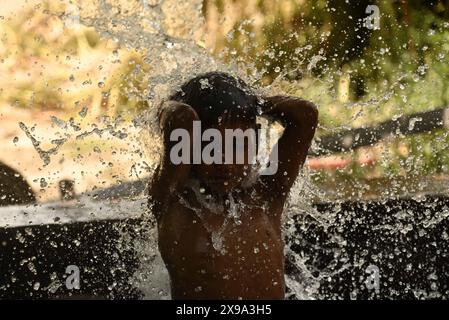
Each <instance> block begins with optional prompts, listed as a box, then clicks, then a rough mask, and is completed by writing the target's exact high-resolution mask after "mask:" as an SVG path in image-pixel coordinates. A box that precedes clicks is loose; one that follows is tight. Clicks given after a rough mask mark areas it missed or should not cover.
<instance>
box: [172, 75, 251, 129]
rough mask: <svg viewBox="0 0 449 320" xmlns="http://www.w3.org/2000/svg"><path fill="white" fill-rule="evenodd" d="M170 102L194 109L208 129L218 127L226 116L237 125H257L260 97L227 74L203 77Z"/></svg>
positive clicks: (181, 89) (182, 88) (191, 82)
mask: <svg viewBox="0 0 449 320" xmlns="http://www.w3.org/2000/svg"><path fill="white" fill-rule="evenodd" d="M169 99H170V100H175V101H179V102H182V103H186V104H188V105H190V106H191V107H192V108H193V109H194V110H195V111H196V113H197V114H198V116H199V118H200V120H201V122H203V123H204V124H205V125H206V126H210V125H215V124H217V123H218V122H219V118H220V117H221V116H223V115H224V114H225V113H227V115H228V116H229V117H230V119H232V120H234V121H238V120H239V119H245V120H249V121H254V122H255V121H256V116H257V102H258V100H257V97H256V95H255V94H254V93H253V92H252V90H251V89H250V88H249V86H248V85H247V84H246V83H245V82H244V81H243V80H242V79H240V78H238V77H233V76H231V75H229V74H227V73H224V72H208V73H205V74H201V75H199V76H197V77H195V78H193V79H191V80H189V81H188V82H186V83H185V84H183V85H182V86H181V88H180V90H179V91H178V92H176V93H175V94H173V95H172V96H171V97H170V98H169Z"/></svg>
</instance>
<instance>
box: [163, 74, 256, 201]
mask: <svg viewBox="0 0 449 320" xmlns="http://www.w3.org/2000/svg"><path fill="white" fill-rule="evenodd" d="M170 100H175V101H179V102H182V103H185V104H188V105H190V106H191V107H192V108H193V109H194V110H195V111H196V113H197V114H198V116H199V119H200V121H201V129H202V131H203V132H204V130H206V129H210V128H214V129H217V130H218V131H219V132H220V133H221V137H222V138H223V140H222V146H223V153H222V158H223V164H215V163H213V164H204V163H201V164H198V165H193V173H194V174H195V175H196V176H197V177H198V178H199V179H200V180H201V181H203V182H205V183H206V184H207V185H208V186H209V187H210V188H212V189H214V190H215V191H218V192H226V191H229V190H232V189H233V188H235V187H237V186H239V185H240V184H241V183H242V182H243V181H244V180H245V178H246V177H247V176H248V175H249V174H250V173H251V172H250V171H251V163H252V161H253V159H249V155H248V139H244V142H245V145H244V148H243V152H244V163H243V164H237V163H236V161H235V159H237V156H238V154H236V153H238V152H239V150H240V149H239V148H237V147H236V141H234V143H233V144H234V147H233V152H234V161H233V163H232V164H224V159H225V144H226V142H225V136H226V135H225V129H232V130H235V129H242V130H243V131H245V130H247V129H252V130H254V132H255V133H256V134H257V123H256V117H257V101H258V100H257V97H256V96H255V95H254V94H253V93H252V91H251V89H250V88H249V87H248V86H247V85H246V84H245V83H244V82H243V81H242V80H241V79H239V78H234V77H232V76H230V75H228V74H226V73H221V72H210V73H206V74H202V75H200V76H197V77H195V78H193V79H192V80H190V81H188V82H187V83H185V84H184V85H183V86H182V87H181V89H180V91H179V92H177V93H176V94H174V95H173V96H172V97H170ZM256 141H257V137H256ZM205 144H207V142H206V143H205ZM203 147H204V144H203ZM240 152H241V150H240Z"/></svg>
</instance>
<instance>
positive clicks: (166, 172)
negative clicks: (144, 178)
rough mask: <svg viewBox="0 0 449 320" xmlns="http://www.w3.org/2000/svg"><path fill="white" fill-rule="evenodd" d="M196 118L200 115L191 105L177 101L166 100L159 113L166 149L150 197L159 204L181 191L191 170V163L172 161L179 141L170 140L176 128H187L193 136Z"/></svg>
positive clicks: (151, 185)
mask: <svg viewBox="0 0 449 320" xmlns="http://www.w3.org/2000/svg"><path fill="white" fill-rule="evenodd" d="M195 120H199V118H198V115H197V113H196V112H195V110H193V108H192V107H190V106H189V105H187V104H184V103H180V102H177V101H166V102H164V104H163V106H162V111H161V113H160V115H159V125H160V127H161V129H162V137H163V148H164V150H163V154H162V159H161V163H160V165H159V167H158V168H157V169H156V172H155V175H154V177H153V180H152V182H151V183H150V191H149V192H150V198H151V199H152V201H153V203H155V204H156V205H158V206H161V205H164V203H165V202H166V201H167V200H168V197H167V196H168V195H169V194H172V193H174V192H178V191H179V188H180V187H182V186H183V184H184V182H185V181H186V179H187V178H188V177H189V173H190V170H191V166H190V164H184V163H180V164H174V163H173V162H172V161H171V159H170V150H171V149H172V147H173V146H174V145H175V144H176V143H177V141H170V135H171V133H172V132H173V130H175V129H185V130H187V131H188V132H189V137H191V136H192V130H193V121H195Z"/></svg>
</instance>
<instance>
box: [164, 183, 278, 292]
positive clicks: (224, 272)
mask: <svg viewBox="0 0 449 320" xmlns="http://www.w3.org/2000/svg"><path fill="white" fill-rule="evenodd" d="M266 200H268V199H265V200H264V199H261V198H259V197H257V192H256V190H254V189H252V190H251V189H250V190H249V191H246V192H240V193H239V194H235V193H234V194H233V196H232V199H231V200H229V199H222V201H212V200H211V201H207V199H206V200H205V198H202V197H201V195H198V192H196V194H195V192H193V191H192V189H186V190H185V191H184V192H182V193H181V195H177V194H174V195H171V196H170V200H169V201H168V202H167V203H168V205H167V206H166V207H165V210H164V211H165V212H164V213H163V215H162V216H161V219H160V221H159V224H158V229H159V230H158V231H159V250H160V252H161V254H162V257H163V259H164V261H165V262H166V265H167V268H168V270H169V273H170V278H171V281H172V295H173V298H175V299H204V298H208V299H213V298H216V299H238V298H241V299H282V298H283V297H284V291H285V285H284V278H283V277H284V276H283V275H284V255H283V240H282V235H281V228H280V218H279V217H280V213H281V212H282V205H280V206H279V205H278V206H277V205H276V202H273V201H271V202H270V201H266ZM233 201H234V202H233ZM220 202H221V203H220Z"/></svg>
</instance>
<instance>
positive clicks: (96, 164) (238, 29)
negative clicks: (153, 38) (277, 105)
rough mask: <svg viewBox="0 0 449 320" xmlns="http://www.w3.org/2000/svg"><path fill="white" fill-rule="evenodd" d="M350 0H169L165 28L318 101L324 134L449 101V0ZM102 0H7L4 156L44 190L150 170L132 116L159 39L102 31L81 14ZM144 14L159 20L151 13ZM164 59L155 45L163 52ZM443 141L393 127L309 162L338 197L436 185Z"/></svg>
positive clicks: (1, 29)
mask: <svg viewBox="0 0 449 320" xmlns="http://www.w3.org/2000/svg"><path fill="white" fill-rule="evenodd" d="M109 2H110V3H113V4H114V5H116V8H118V9H117V10H119V13H120V14H124V13H126V12H127V10H129V12H132V14H136V15H137V14H139V11H132V10H135V8H136V6H142V7H143V8H144V9H148V10H149V12H150V13H151V12H152V11H151V9H152V8H153V7H157V6H158V5H159V3H162V2H161V1H157V0H154V1H127V2H123V1H109ZM348 3H349V1H337V0H331V1H307V0H278V1H275V0H233V1H232V0H229V1H218V0H205V1H187V2H183V3H182V4H179V3H176V2H175V1H165V2H164V3H163V4H162V6H161V8H162V9H161V10H162V11H163V12H164V14H165V15H164V17H165V19H164V20H163V21H162V20H161V21H162V26H161V25H159V27H162V28H164V32H165V33H166V34H168V35H170V36H172V37H174V38H176V39H187V40H189V41H194V43H195V44H196V45H197V46H199V47H202V48H205V50H206V51H207V52H210V53H211V54H212V55H213V56H214V57H215V58H216V59H218V60H219V61H222V62H223V63H225V64H226V65H232V66H234V67H235V68H236V69H237V70H239V72H240V74H243V75H245V76H247V78H246V79H247V80H248V79H249V80H250V82H251V83H252V84H253V85H254V86H258V87H269V88H270V90H271V91H274V92H277V93H280V92H282V93H286V94H290V95H295V96H300V97H303V98H307V99H310V100H312V101H313V102H315V103H316V104H317V105H318V106H319V111H320V119H319V120H320V126H319V129H318V134H317V136H318V137H319V136H323V135H328V134H332V133H337V132H339V131H341V130H345V129H348V128H357V127H361V126H366V125H375V124H376V123H378V122H381V121H385V120H389V119H394V118H395V117H396V118H397V117H400V116H402V115H407V114H414V113H417V112H423V111H429V110H433V109H436V108H439V107H444V106H446V105H447V102H448V99H449V81H448V71H449V70H448V69H449V66H448V65H449V64H448V50H449V41H448V40H449V19H448V18H449V17H448V16H449V10H448V4H447V3H446V2H445V1H438V0H436V1H424V0H421V1H420V0H410V1H357V3H356V4H354V3H352V2H351V4H348ZM372 4H375V5H376V6H377V7H378V9H379V13H380V19H379V26H378V28H375V29H372V28H371V29H370V28H367V27H366V26H365V25H364V20H363V19H365V18H366V17H368V16H369V15H370V14H371V13H370V12H368V13H367V12H366V8H367V6H368V5H372ZM96 5H97V1H81V2H80V1H59V0H49V1H9V0H2V1H1V5H0V15H1V17H0V35H1V38H0V74H1V78H0V118H1V125H0V139H1V145H2V152H1V154H0V161H2V162H4V163H5V164H7V165H9V166H11V167H13V168H14V169H16V170H18V171H19V172H21V173H22V174H23V175H24V177H25V178H26V179H27V181H28V182H29V183H30V184H31V186H32V188H33V190H34V191H35V192H36V193H37V194H38V198H39V201H46V200H50V199H55V198H57V197H58V192H57V183H58V181H59V180H61V179H65V178H68V179H73V180H75V182H76V184H75V186H76V192H77V193H81V192H84V191H86V190H92V189H94V188H99V187H106V186H110V185H113V184H117V183H120V182H122V181H128V180H135V179H138V178H141V177H145V176H146V175H147V170H146V161H147V159H146V158H145V156H144V155H143V152H142V147H141V144H140V143H141V142H142V141H139V139H140V135H139V134H140V133H139V130H140V129H139V128H138V127H136V126H134V125H133V119H135V118H136V115H138V114H139V113H141V112H142V111H145V110H146V109H148V108H149V106H148V104H150V105H151V102H148V101H151V92H149V91H148V90H147V88H148V86H149V84H150V82H151V79H150V78H149V77H151V75H152V72H153V65H152V63H154V62H150V63H148V60H146V59H145V55H146V51H147V50H151V48H142V47H140V48H137V47H136V46H134V47H133V46H128V45H126V43H123V41H120V40H118V39H115V38H114V33H111V34H112V36H110V37H108V36H105V35H104V34H101V35H100V34H99V32H98V30H97V28H96V26H95V24H91V25H90V26H87V24H86V23H85V21H84V20H83V17H84V15H85V14H88V12H89V11H91V12H92V11H93V12H95V10H97V9H96V7H95V6H96ZM77 10H79V11H77ZM86 12H87V13H86ZM184 12H189V14H187V13H186V14H184V15H183V13H184ZM191 12H193V13H194V14H192V13H191ZM79 15H81V19H79ZM131 16H132V15H131ZM148 19H150V20H148V21H147V22H148V26H149V27H150V28H153V29H154V28H155V29H157V28H158V25H157V24H152V22H154V21H151V14H150V15H149V18H148ZM110 22H111V24H114V21H112V20H111V21H110ZM159 22H160V21H159ZM159 22H158V23H159ZM155 26H156V27H155ZM103 30H104V29H103ZM131 31H132V30H131ZM156 31H157V30H156ZM150 33H151V32H150ZM156 33H157V32H156ZM169 63H171V62H170V61H169V60H167V59H165V58H164V57H161V64H169ZM417 121H419V119H418V120H417ZM20 123H23V125H21V124H20ZM111 126H112V127H111ZM95 128H97V130H101V132H102V134H101V136H100V134H98V132H94V131H92V130H94V129H95ZM26 131H28V135H29V136H27V134H26ZM86 132H90V133H88V134H87V136H80V135H83V134H86ZM117 132H119V134H120V133H121V134H123V135H124V136H123V137H122V139H118V138H116V137H117V135H119V134H117ZM30 136H32V137H34V138H35V139H36V140H37V141H38V145H36V143H35V145H34V146H33V142H32V139H31V138H30ZM448 142H449V138H448V136H447V131H446V130H444V129H438V130H431V131H429V132H427V133H423V134H416V135H403V134H399V135H392V136H390V137H385V138H384V139H382V140H381V141H380V142H378V143H375V144H373V145H370V146H366V147H361V148H357V149H355V150H354V151H351V152H346V153H334V154H332V155H327V156H323V157H320V158H316V157H315V158H314V157H310V158H309V161H308V167H309V169H310V170H308V174H309V175H310V181H313V183H314V184H316V185H318V186H320V188H322V189H323V190H332V189H335V186H336V185H337V186H338V189H339V191H340V192H338V194H336V195H335V194H334V196H336V197H346V198H348V197H355V198H360V197H377V196H380V195H384V196H388V195H391V194H397V193H399V194H403V193H408V192H419V191H420V190H422V189H425V188H437V189H438V188H441V186H442V185H445V183H444V181H445V179H446V175H447V172H448V163H449V156H448V153H447V152H446V147H447V145H448ZM38 149H39V150H41V151H42V152H41V154H39V152H38ZM47 151H50V153H48V155H47V153H46V152H47Z"/></svg>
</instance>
